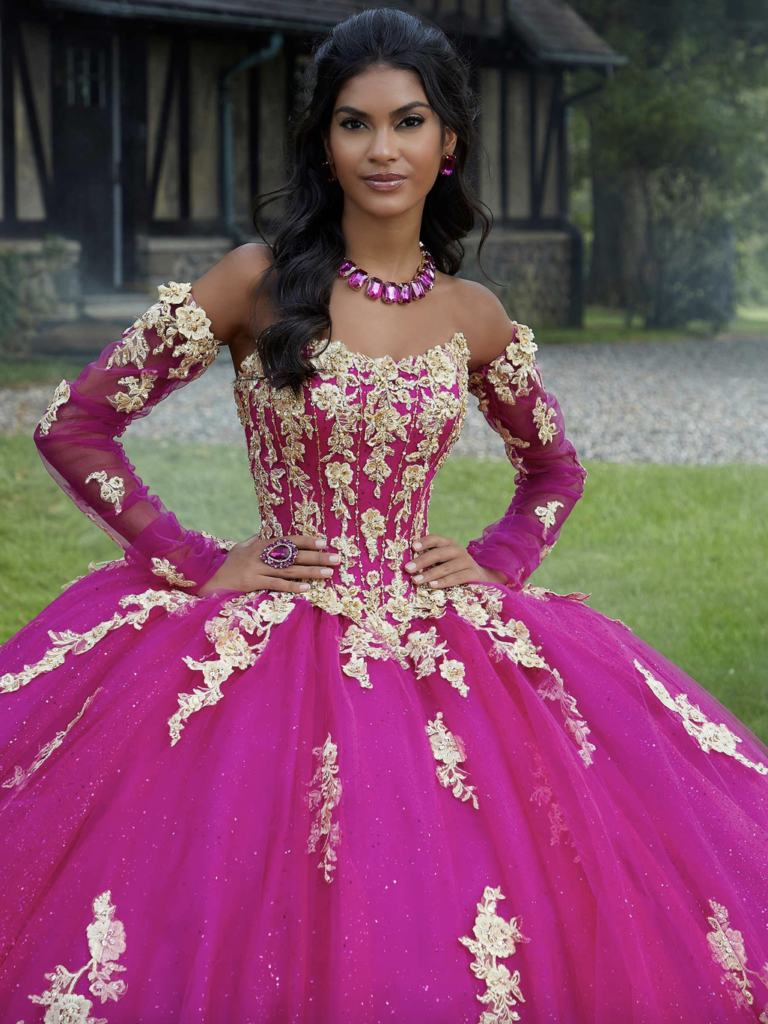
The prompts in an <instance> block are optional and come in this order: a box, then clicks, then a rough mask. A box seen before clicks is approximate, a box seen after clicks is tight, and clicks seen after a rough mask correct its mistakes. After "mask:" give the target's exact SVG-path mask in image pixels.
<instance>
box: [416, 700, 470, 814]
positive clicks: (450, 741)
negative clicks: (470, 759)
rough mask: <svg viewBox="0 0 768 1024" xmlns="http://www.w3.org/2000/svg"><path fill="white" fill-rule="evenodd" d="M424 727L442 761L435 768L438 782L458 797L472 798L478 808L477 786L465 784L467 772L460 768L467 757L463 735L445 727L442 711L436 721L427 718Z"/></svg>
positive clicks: (463, 798)
mask: <svg viewBox="0 0 768 1024" xmlns="http://www.w3.org/2000/svg"><path fill="white" fill-rule="evenodd" d="M424 729H425V731H426V733H427V735H428V736H429V742H430V746H431V747H432V753H433V755H434V757H435V760H436V761H440V762H442V763H441V764H438V765H437V767H436V769H435V771H436V772H437V780H438V782H439V783H440V785H441V786H444V787H445V789H450V790H451V792H452V793H453V795H454V796H455V797H456V798H457V799H459V800H462V801H466V800H471V801H472V806H473V807H474V808H475V809H476V810H478V809H479V804H478V801H477V797H476V796H475V787H474V786H467V785H465V783H464V779H466V777H467V773H466V771H464V769H463V768H459V765H460V764H461V762H462V761H466V759H467V754H466V751H465V749H464V744H463V742H462V740H461V737H460V736H455V735H454V734H453V733H452V732H451V731H450V730H449V729H447V728H446V727H445V722H444V721H443V712H442V711H438V712H437V714H436V715H435V718H434V721H430V720H427V724H426V725H425V727H424Z"/></svg>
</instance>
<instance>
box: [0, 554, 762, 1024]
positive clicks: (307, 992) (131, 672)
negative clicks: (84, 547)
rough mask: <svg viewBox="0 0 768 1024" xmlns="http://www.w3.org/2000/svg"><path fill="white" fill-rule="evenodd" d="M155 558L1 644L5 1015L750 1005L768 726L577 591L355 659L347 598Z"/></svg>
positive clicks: (277, 1022)
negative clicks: (428, 650) (358, 665)
mask: <svg viewBox="0 0 768 1024" xmlns="http://www.w3.org/2000/svg"><path fill="white" fill-rule="evenodd" d="M149 586H152V587H153V588H155V587H156V582H153V583H150V584H149ZM147 587H148V583H147V577H146V574H145V573H144V572H143V571H141V570H140V569H138V568H137V567H134V566H130V565H128V564H125V563H123V562H120V563H118V564H115V565H111V566H106V567H104V568H102V569H99V570H97V571H95V572H92V573H90V574H89V575H88V576H86V577H84V578H82V579H80V580H79V581H77V582H76V583H74V584H72V585H71V586H70V587H69V588H68V589H66V590H65V591H63V593H62V594H61V595H60V596H59V597H58V598H57V599H56V600H55V601H53V602H52V603H51V604H50V605H49V606H48V607H47V608H45V609H44V610H43V611H42V612H41V613H40V614H39V615H38V616H37V617H36V618H35V619H33V620H32V621H31V622H30V623H29V624H28V625H27V626H25V627H24V629H22V630H21V631H20V632H19V633H18V634H16V636H15V637H13V638H12V639H11V640H9V641H8V642H7V643H6V644H5V645H4V646H3V647H2V648H0V677H2V688H0V712H1V714H0V787H1V788H0V1021H2V1024H18V1022H23V1024H33V1022H39V1021H45V1022H46V1024H52V1022H60V1024H65V1022H78V1024H86V1022H94V1021H104V1022H106V1024H201V1022H206V1024H303V1022H306V1024H383V1022H393V1024H417V1022H418V1024H478V1022H480V1024H507V1022H510V1021H518V1020H519V1021H523V1022H525V1024H544V1022H545V1021H546V1022H552V1024H554V1022H557V1024H570V1022H589V1024H619V1022H620V1024H641V1022H642V1024H671V1022H676V1024H678V1022H691V1024H694V1022H695V1024H718V1022H734V1024H736V1022H749V1021H765V1020H768V1009H766V1004H768V774H767V773H768V748H766V746H765V745H764V744H763V743H762V742H761V741H760V740H759V739H758V738H757V737H756V736H755V735H754V734H753V733H751V732H750V731H749V730H748V729H747V728H746V727H745V726H744V725H743V724H742V723H741V722H740V721H739V720H738V719H737V718H736V717H735V716H734V715H733V714H731V713H730V712H729V711H728V710H727V709H726V708H725V707H724V706H723V705H722V704H720V703H719V702H718V701H716V700H715V699H714V698H713V697H712V696H710V694H709V693H708V692H707V691H706V690H705V689H704V688H703V687H702V686H700V685H699V684H698V683H697V682H695V681H694V680H693V679H692V678H691V677H690V676H688V675H687V674H685V673H684V672H683V671H682V670H681V669H679V668H677V667H676V666H675V665H674V664H672V663H671V662H670V661H669V660H668V659H666V658H664V657H663V656H662V655H661V654H660V653H658V652H657V651H655V650H654V649H653V648H651V647H650V646H649V645H648V644H646V643H645V642H644V641H643V640H641V639H640V638H639V637H637V636H636V635H635V634H634V633H633V632H632V630H631V629H630V628H629V627H628V626H625V625H624V624H623V623H621V622H619V621H618V620H613V619H610V618H607V617H606V616H604V615H602V614H600V613H599V612H597V611H595V610H594V609H592V608H590V607H589V605H587V604H586V603H584V601H583V600H581V598H583V597H584V595H570V596H561V595H556V594H553V593H551V592H549V591H541V590H539V589H537V588H525V589H523V590H519V589H517V590H511V589H508V588H506V587H500V588H491V589H493V591H494V593H495V595H496V597H497V598H499V599H500V601H501V606H502V610H501V618H503V619H504V620H505V621H507V622H512V624H513V625H512V628H513V631H514V632H515V634H516V639H515V637H512V638H510V637H507V638H506V641H504V639H503V638H502V642H500V641H499V640H498V639H497V640H494V639H493V637H492V636H491V635H490V634H489V632H488V631H486V630H483V629H480V628H475V627H473V625H472V623H471V622H469V621H467V619H466V618H464V617H461V616H459V615H458V614H457V612H456V611H455V610H454V609H452V608H450V607H448V608H447V609H446V612H445V614H444V615H443V616H442V617H440V618H435V619H425V620H420V621H419V622H418V623H417V624H416V625H414V629H415V630H418V631H423V632H429V631H430V630H433V631H434V632H433V634H432V635H431V639H430V643H434V644H438V645H444V652H447V658H448V661H447V662H446V661H445V659H443V662H442V663H443V664H448V665H449V666H450V665H454V666H455V664H456V663H461V664H463V666H464V668H465V673H464V675H463V677H462V678H461V679H459V678H458V676H457V675H455V674H454V673H452V672H450V671H445V670H440V669H439V668H437V667H435V666H434V665H430V663H429V659H428V658H427V659H426V660H425V661H423V662H422V663H421V668H420V670H419V671H416V670H414V669H413V668H409V667H408V666H407V665H404V664H402V663H400V662H398V661H397V660H396V659H391V658H390V659H384V658H375V657H372V658H368V659H367V670H368V673H369V678H370V684H371V685H370V686H361V685H360V681H359V679H357V678H354V677H353V676H351V675H350V674H349V673H348V672H345V671H344V664H345V662H344V661H343V659H342V658H341V657H340V639H341V636H342V633H343V632H344V630H345V628H346V626H347V625H348V620H346V619H345V618H344V616H341V615H333V614H330V613H328V612H326V611H324V610H322V609H320V608H319V607H316V606H314V605H313V604H311V603H309V602H308V601H305V600H300V599H296V600H294V601H293V603H292V607H291V608H290V609H287V610H286V608H285V606H284V605H283V606H282V611H281V612H280V614H279V615H275V614H266V615H261V617H260V612H259V607H260V606H261V605H263V603H264V602H267V603H268V604H269V605H270V606H271V607H272V608H273V609H274V608H276V607H277V606H276V605H275V602H274V600H273V598H274V593H271V594H267V593H266V592H261V593H256V594H252V595H248V597H247V599H246V602H245V604H244V605H241V608H243V609H245V611H246V612H247V613H249V614H250V615H251V616H252V618H251V620H250V621H252V622H256V621H258V622H259V623H260V624H261V626H260V629H254V630H253V631H252V633H251V634H250V635H249V634H248V633H247V631H245V632H244V630H243V629H242V628H241V629H240V630H239V632H238V631H237V630H232V631H230V632H229V633H228V632H227V631H226V629H224V630H223V629H222V622H221V612H222V609H223V608H224V606H225V604H226V598H224V597H222V596H221V595H217V596H216V597H215V598H214V597H211V598H200V599H197V600H191V601H190V600H188V599H187V600H177V597H178V592H177V591H171V590H159V591H158V590H154V591H153V592H154V593H156V594H157V593H160V594H161V598H163V599H165V600H164V603H163V600H159V599H158V600H155V601H154V602H153V600H150V601H147V598H146V594H147ZM161 587H162V584H161ZM142 595H144V596H143V597H142ZM231 596H232V595H230V597H231ZM294 596H295V595H294ZM283 597H285V595H283ZM142 601H143V602H144V604H143V605H142ZM266 607H267V605H264V607H263V608H262V612H263V611H264V608H266ZM217 617H218V618H217ZM243 621H245V620H243ZM100 624H101V625H100ZM244 637H245V640H246V641H247V644H246V643H245V642H244V640H243V638H244ZM510 644H513V645H516V646H515V650H517V651H518V652H519V654H518V656H517V660H515V659H513V658H510V657H509V656H508V654H507V653H505V652H506V651H508V650H509V646H510ZM254 648H257V650H256V654H255V656H253V653H254ZM249 651H250V654H249ZM526 662H527V664H526ZM761 1014H762V1016H761Z"/></svg>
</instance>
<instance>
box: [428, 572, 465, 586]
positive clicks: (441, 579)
mask: <svg viewBox="0 0 768 1024" xmlns="http://www.w3.org/2000/svg"><path fill="white" fill-rule="evenodd" d="M470 576H471V573H470V572H469V570H467V569H461V570H460V571H459V572H450V573H446V574H445V575H444V576H438V578H437V579H434V580H431V581H430V583H429V587H430V589H435V590H437V588H438V587H455V586H456V585H457V584H459V583H469V578H470Z"/></svg>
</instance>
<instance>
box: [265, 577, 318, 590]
mask: <svg viewBox="0 0 768 1024" xmlns="http://www.w3.org/2000/svg"><path fill="white" fill-rule="evenodd" d="M256 584H257V585H256V586H255V587H254V590H256V591H258V590H281V591H289V592H290V593H298V592H299V591H302V592H303V591H307V590H309V584H308V583H302V582H301V581H300V580H287V579H283V578H282V577H281V576H262V577H257V578H256Z"/></svg>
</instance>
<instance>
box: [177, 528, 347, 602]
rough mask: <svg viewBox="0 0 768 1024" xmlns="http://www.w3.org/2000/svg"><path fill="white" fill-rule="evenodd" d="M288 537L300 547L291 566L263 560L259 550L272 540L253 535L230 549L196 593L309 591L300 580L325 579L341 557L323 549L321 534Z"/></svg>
mask: <svg viewBox="0 0 768 1024" xmlns="http://www.w3.org/2000/svg"><path fill="white" fill-rule="evenodd" d="M287 539H288V540H292V541H293V543H294V544H295V545H296V547H297V548H298V549H299V553H298V556H297V558H296V561H295V562H294V563H293V565H289V566H287V567H286V568H284V569H276V568H274V567H273V566H271V565H267V563H266V562H263V561H262V560H261V557H260V555H261V552H262V551H263V550H264V548H265V547H267V546H268V545H269V544H271V543H273V540H259V538H258V537H257V536H255V535H254V536H253V537H249V538H248V540H244V541H241V542H240V543H238V544H235V546H234V547H233V548H231V549H230V551H229V553H228V554H227V558H226V561H225V562H223V563H222V564H221V565H220V566H219V568H218V569H217V570H216V572H215V573H214V574H213V576H211V578H210V579H209V580H206V581H205V583H204V584H203V585H202V586H201V587H200V589H199V590H198V591H197V593H198V594H199V595H203V594H208V593H210V592H211V591H212V590H237V591H239V592H240V593H245V594H248V593H251V592H252V591H254V590H287V591H291V592H294V593H295V592H298V591H305V590H309V583H305V582H302V581H303V580H310V579H318V578H327V577H330V576H331V575H332V574H333V567H334V566H335V565H338V562H339V560H340V557H341V556H340V555H339V554H337V553H334V554H329V553H328V552H327V551H325V550H324V548H325V545H326V543H327V541H326V540H325V538H324V537H322V538H321V537H308V536H305V535H304V534H301V533H293V534H290V535H289V536H288V538H287ZM317 541H320V543H319V544H318V543H317Z"/></svg>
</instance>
